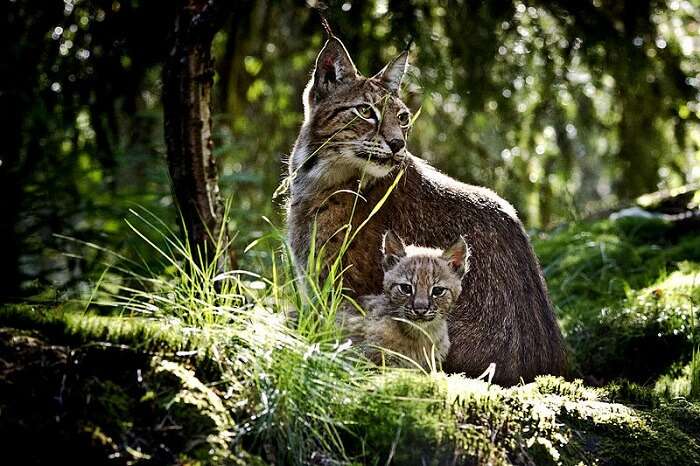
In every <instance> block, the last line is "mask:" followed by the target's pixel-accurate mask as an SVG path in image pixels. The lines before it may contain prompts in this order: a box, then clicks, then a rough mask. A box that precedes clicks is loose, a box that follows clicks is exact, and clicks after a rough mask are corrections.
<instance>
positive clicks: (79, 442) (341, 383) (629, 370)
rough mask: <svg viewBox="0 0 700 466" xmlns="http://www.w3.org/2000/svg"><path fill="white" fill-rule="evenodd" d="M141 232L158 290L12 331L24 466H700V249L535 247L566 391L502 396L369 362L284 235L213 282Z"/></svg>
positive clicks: (10, 318)
mask: <svg viewBox="0 0 700 466" xmlns="http://www.w3.org/2000/svg"><path fill="white" fill-rule="evenodd" d="M134 216H135V218H134V219H131V220H130V223H131V225H132V227H133V231H134V232H135V233H136V234H137V235H138V236H140V237H141V240H142V241H144V242H145V243H146V244H149V245H150V247H152V248H155V249H156V251H157V252H158V253H159V254H160V256H161V258H162V261H163V270H165V271H166V273H165V274H160V275H154V274H150V275H149V271H148V270H144V269H140V268H139V267H138V266H137V265H138V263H137V262H130V261H129V260H128V259H126V257H120V258H115V260H114V261H112V262H111V263H110V267H108V268H107V269H106V271H105V273H104V274H102V277H101V282H100V283H99V286H98V287H97V288H96V289H95V290H93V292H91V294H90V296H89V297H88V299H87V300H82V301H74V302H66V303H62V304H60V305H56V306H50V305H45V304H44V305H15V306H11V307H5V308H4V309H3V310H2V312H1V313H0V328H1V329H2V330H0V335H1V337H0V359H2V360H3V361H13V364H12V365H4V366H2V368H0V379H1V380H2V383H1V384H0V392H2V393H0V400H3V402H2V403H3V405H2V406H0V410H1V412H2V413H3V416H2V421H0V434H1V435H2V436H3V438H4V439H6V441H7V443H6V444H7V445H9V446H10V450H13V451H14V452H16V453H17V454H22V455H23V457H24V458H25V459H26V458H29V462H35V463H41V462H43V461H47V460H49V459H50V460H51V461H56V460H57V458H56V454H57V453H58V452H71V451H74V450H75V449H80V450H81V451H83V452H85V453H84V455H83V456H82V457H83V458H84V459H85V460H91V461H93V462H94V463H101V462H105V461H107V459H110V460H111V461H113V462H115V463H117V464H162V463H173V462H177V463H184V464H408V465H410V464H418V463H424V464H454V463H455V462H456V463H457V464H512V463H515V464H580V463H583V464H694V463H698V462H700V443H699V442H700V404H697V403H696V402H695V399H696V396H697V393H698V391H700V387H699V385H698V383H699V381H700V379H699V378H698V373H699V372H700V371H699V370H698V368H697V365H698V363H697V361H696V359H697V358H694V357H693V354H694V348H696V347H697V334H696V333H697V325H696V321H695V318H696V314H697V312H698V306H697V303H698V299H699V298H700V291H699V287H698V286H697V284H696V283H697V282H698V281H699V280H700V235H698V234H697V233H696V232H693V231H684V230H680V229H678V228H677V226H674V224H672V223H669V222H664V221H662V220H658V219H640V218H624V219H619V220H617V221H612V220H600V221H591V222H582V223H577V224H571V225H568V226H563V227H560V228H559V229H557V230H554V231H551V232H547V233H539V234H536V235H534V238H533V240H534V242H535V246H536V250H537V252H538V255H539V257H540V258H541V261H542V264H543V268H544V270H545V273H546V275H547V279H548V283H549V286H550V290H551V293H552V297H553V300H554V301H555V303H556V304H557V306H558V309H559V316H560V321H561V324H562V328H563V331H564V333H565V336H566V339H567V342H568V346H569V350H570V360H571V366H572V373H571V377H569V378H568V379H567V380H564V379H562V378H555V377H550V376H546V377H540V378H538V379H537V380H536V381H535V382H534V383H531V384H526V385H522V384H521V385H519V386H516V387H513V388H509V389H504V388H501V387H498V386H495V385H489V384H488V383H487V382H486V381H481V380H472V379H467V378H465V377H463V376H461V375H449V376H448V375H445V374H443V373H440V372H433V373H424V372H422V371H419V370H406V369H392V368H382V367H376V366H373V365H371V364H370V363H368V362H366V361H364V360H362V358H360V357H359V356H357V355H356V354H355V353H354V351H353V347H352V346H350V345H349V344H348V343H347V342H343V341H342V339H339V338H338V335H337V332H336V331H335V327H334V326H333V324H332V323H331V322H332V315H333V313H334V312H335V307H337V305H338V304H339V302H340V299H341V293H340V292H339V291H338V287H337V286H334V283H335V284H336V285H337V282H338V276H339V275H338V276H333V274H331V277H330V278H329V280H328V281H327V282H326V283H325V284H322V285H321V286H319V287H313V286H311V287H310V289H309V290H310V291H309V292H307V293H300V291H299V289H298V286H299V284H298V283H296V282H295V281H294V280H292V279H291V277H292V270H291V264H289V262H288V261H287V260H285V259H284V257H285V255H284V254H283V253H284V251H283V249H284V248H282V249H281V250H280V246H281V245H282V244H283V243H282V242H281V237H280V235H279V233H275V232H273V233H272V234H270V235H267V236H263V237H262V238H261V239H260V240H259V241H257V242H256V243H254V244H252V245H251V246H250V250H255V249H258V248H268V249H273V250H277V253H276V254H273V255H272V256H273V258H274V259H273V261H272V264H271V265H268V266H266V267H264V270H265V271H266V273H265V274H261V275H258V274H257V273H253V272H244V271H233V272H229V273H227V274H223V275H217V274H216V272H215V267H212V268H211V269H207V268H202V267H200V266H198V262H197V261H194V260H192V254H191V252H190V251H189V250H188V249H187V245H186V242H181V241H179V240H178V239H177V237H176V235H175V234H174V233H172V232H170V231H167V230H166V229H164V227H163V226H162V225H159V224H158V223H157V221H156V219H154V218H151V217H149V216H148V213H147V212H139V211H134ZM116 259H118V260H116ZM317 261H318V263H320V259H318V258H317ZM312 269H313V265H312ZM261 270H263V269H262V268H261ZM310 283H311V282H310ZM292 308H294V309H298V313H296V314H294V318H293V319H291V320H290V317H289V312H288V311H289V310H290V309H292ZM290 322H293V323H290ZM30 432H31V433H32V435H34V436H36V435H39V437H41V438H43V439H48V440H47V444H46V445H45V446H44V447H43V448H41V449H35V448H32V447H31V445H27V444H26V439H28V438H32V436H31V435H28V434H29V433H30ZM23 442H24V443H23ZM66 446H69V447H70V448H66ZM63 459H66V460H69V459H70V458H63Z"/></svg>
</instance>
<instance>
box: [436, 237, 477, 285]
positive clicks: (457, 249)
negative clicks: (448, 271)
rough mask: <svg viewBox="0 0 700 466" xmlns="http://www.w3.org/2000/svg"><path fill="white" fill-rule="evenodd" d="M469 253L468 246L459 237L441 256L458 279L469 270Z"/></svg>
mask: <svg viewBox="0 0 700 466" xmlns="http://www.w3.org/2000/svg"><path fill="white" fill-rule="evenodd" d="M470 255H471V252H470V251H469V246H467V242H466V241H465V240H464V237H461V236H460V238H459V239H458V240H457V241H456V242H455V243H454V244H453V245H452V246H450V247H449V248H447V249H446V250H445V252H444V253H443V254H442V258H443V259H445V260H446V261H447V263H448V264H449V265H450V267H452V270H454V271H455V273H457V275H459V276H460V277H461V276H463V275H464V274H465V273H467V271H468V270H469V256H470Z"/></svg>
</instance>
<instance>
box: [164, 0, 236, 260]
mask: <svg viewBox="0 0 700 466" xmlns="http://www.w3.org/2000/svg"><path fill="white" fill-rule="evenodd" d="M233 3H234V2H229V1H227V0H209V1H206V0H179V1H178V2H177V4H176V5H177V6H176V8H177V12H176V15H175V24H174V29H173V31H172V33H171V34H172V35H171V38H170V47H171V49H170V54H169V56H168V57H167V59H166V62H165V65H164V68H163V111H164V119H165V142H166V145H167V152H168V155H167V160H168V169H169V171H170V178H171V182H172V190H173V195H174V197H175V200H176V202H177V205H178V207H179V209H180V213H181V215H182V218H183V223H184V228H185V233H186V234H187V237H188V241H189V244H190V246H191V248H192V253H193V254H194V255H195V258H197V259H198V260H200V261H201V262H202V263H203V264H210V263H211V262H212V261H213V260H215V253H216V245H217V241H218V239H219V238H220V237H221V238H223V245H226V244H227V243H228V240H227V235H226V233H225V228H226V225H224V224H223V220H224V207H223V204H222V202H221V197H220V195H219V186H218V173H217V167H216V162H215V160H214V156H213V152H212V148H213V142H212V121H211V94H212V84H213V77H214V62H213V60H212V56H211V43H212V40H213V38H214V34H215V33H216V32H217V31H218V30H219V28H221V26H222V25H223V24H224V22H225V20H226V17H227V16H228V13H229V12H230V10H231V8H232V5H233ZM222 232H223V233H222ZM226 256H228V260H229V262H230V263H229V266H231V267H233V266H234V263H235V254H234V252H233V249H232V248H229V252H228V254H223V255H222V256H221V257H219V258H218V262H219V264H218V267H219V268H220V269H223V268H224V267H225V265H226V264H225V262H226V260H227V257H226Z"/></svg>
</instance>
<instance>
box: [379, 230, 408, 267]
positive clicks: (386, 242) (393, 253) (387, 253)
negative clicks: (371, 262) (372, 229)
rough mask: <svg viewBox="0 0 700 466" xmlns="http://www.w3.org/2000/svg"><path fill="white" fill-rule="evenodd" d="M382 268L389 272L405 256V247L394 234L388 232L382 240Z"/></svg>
mask: <svg viewBox="0 0 700 466" xmlns="http://www.w3.org/2000/svg"><path fill="white" fill-rule="evenodd" d="M382 254H383V255H384V257H383V258H382V268H383V269H384V270H389V269H390V268H392V267H393V266H395V265H396V264H398V263H399V260H400V259H401V258H402V257H404V256H405V255H406V246H404V244H403V241H402V240H401V238H399V237H398V236H397V235H396V233H394V232H393V231H391V230H388V231H387V232H386V233H384V237H383V238H382Z"/></svg>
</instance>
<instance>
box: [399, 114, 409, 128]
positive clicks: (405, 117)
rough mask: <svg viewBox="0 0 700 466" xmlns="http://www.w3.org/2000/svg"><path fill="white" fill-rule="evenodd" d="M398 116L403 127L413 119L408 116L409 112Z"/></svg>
mask: <svg viewBox="0 0 700 466" xmlns="http://www.w3.org/2000/svg"><path fill="white" fill-rule="evenodd" d="M396 116H397V117H398V119H399V124H400V125H401V126H403V127H406V126H408V125H409V124H410V123H411V117H410V116H409V115H408V112H403V113H399V114H398V115H396Z"/></svg>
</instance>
